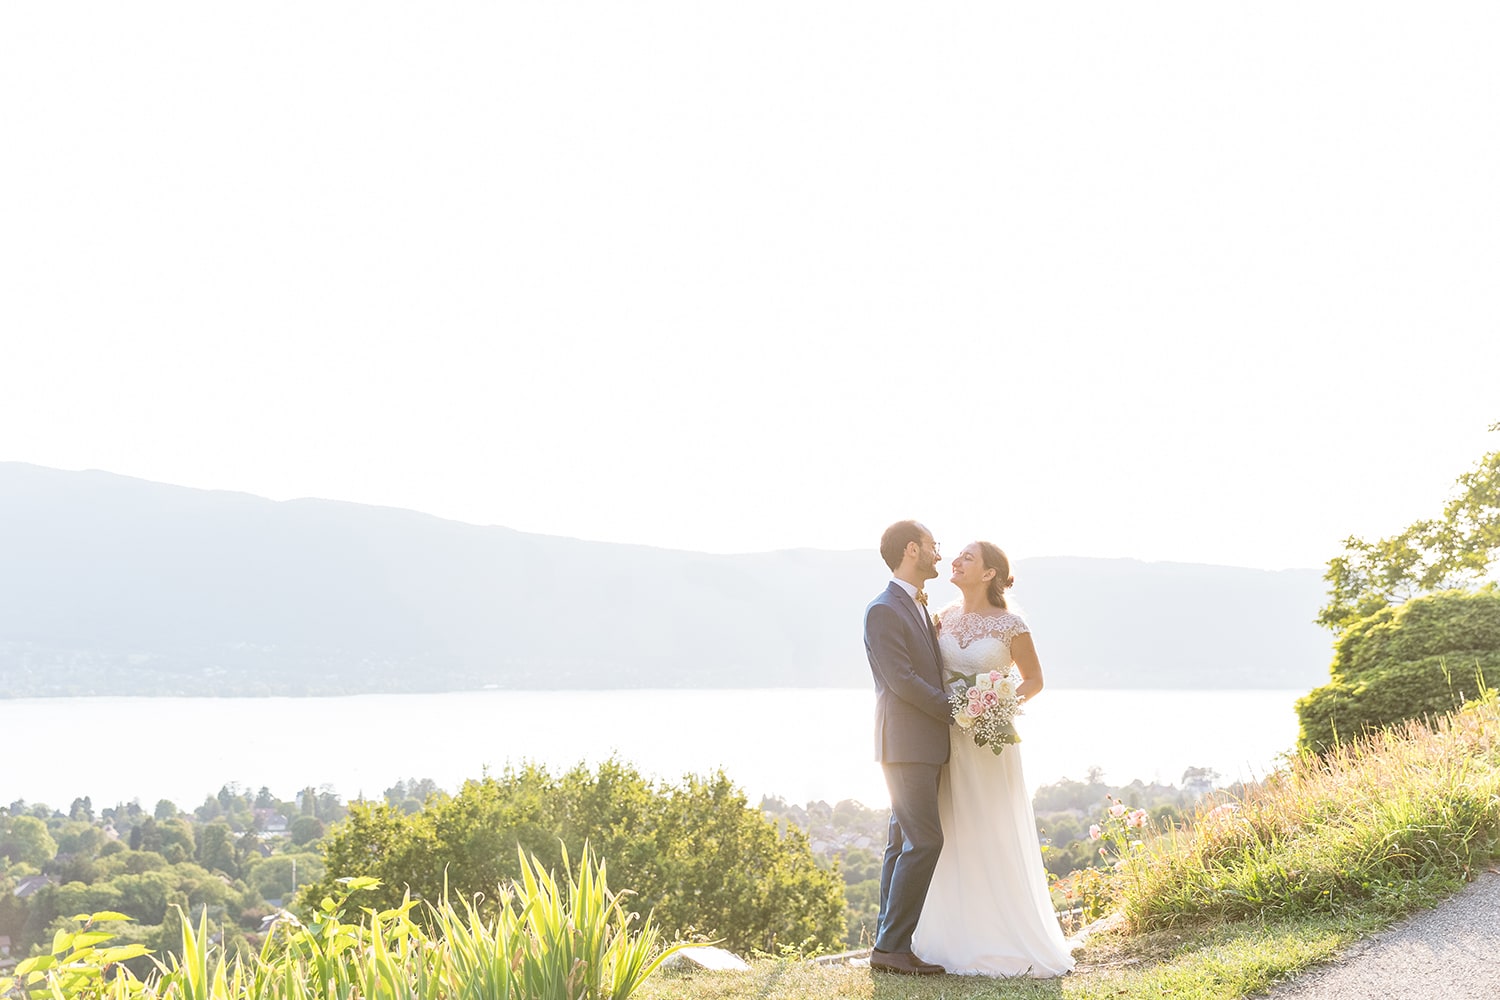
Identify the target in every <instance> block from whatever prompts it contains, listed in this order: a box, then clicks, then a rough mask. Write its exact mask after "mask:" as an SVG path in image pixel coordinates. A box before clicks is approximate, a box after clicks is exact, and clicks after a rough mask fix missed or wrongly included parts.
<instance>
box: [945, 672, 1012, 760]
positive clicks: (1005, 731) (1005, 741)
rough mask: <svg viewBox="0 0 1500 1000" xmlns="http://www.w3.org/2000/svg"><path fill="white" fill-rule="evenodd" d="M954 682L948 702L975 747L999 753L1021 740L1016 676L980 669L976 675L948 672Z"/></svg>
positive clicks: (949, 677)
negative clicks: (1017, 720) (1016, 722)
mask: <svg viewBox="0 0 1500 1000" xmlns="http://www.w3.org/2000/svg"><path fill="white" fill-rule="evenodd" d="M948 680H949V682H950V683H952V684H953V689H952V693H951V694H950V695H949V696H948V703H949V704H950V705H951V706H952V708H953V722H954V724H955V725H957V726H958V728H959V729H962V730H963V731H964V732H966V733H968V734H969V738H970V739H972V740H973V741H974V745H975V746H981V747H983V746H987V747H989V748H990V750H992V751H993V752H995V753H996V754H999V753H1000V751H1002V750H1004V749H1005V748H1006V747H1007V746H1010V745H1011V744H1013V743H1019V742H1021V734H1020V733H1018V732H1016V725H1015V718H1016V716H1018V715H1020V714H1021V698H1020V696H1019V695H1018V694H1016V682H1015V678H1014V677H1013V676H1012V675H1011V674H1010V673H1006V672H1003V671H1000V670H981V671H979V672H978V673H975V674H960V673H957V672H955V671H951V670H950V671H949V672H948Z"/></svg>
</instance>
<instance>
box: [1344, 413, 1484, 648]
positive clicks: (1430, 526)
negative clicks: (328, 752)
mask: <svg viewBox="0 0 1500 1000" xmlns="http://www.w3.org/2000/svg"><path fill="white" fill-rule="evenodd" d="M1490 430H1491V431H1500V424H1494V425H1492V426H1491V427H1490ZM1456 485H1457V487H1458V490H1457V492H1456V494H1455V495H1454V496H1453V498H1452V499H1450V500H1449V501H1448V503H1447V505H1446V506H1445V507H1444V508H1443V513H1442V516H1441V517H1440V518H1436V519H1431V520H1424V521H1418V522H1416V523H1415V524H1412V525H1411V526H1409V527H1408V528H1407V529H1406V530H1405V531H1403V532H1401V533H1400V534H1397V535H1392V536H1391V537H1389V538H1382V539H1379V540H1378V541H1374V542H1367V541H1365V540H1363V539H1361V538H1356V537H1352V536H1351V537H1350V538H1347V539H1345V540H1344V554H1343V555H1341V556H1337V557H1335V558H1333V559H1330V560H1329V561H1328V571H1327V572H1326V573H1324V574H1323V579H1325V580H1327V581H1328V603H1327V604H1326V605H1325V606H1324V607H1323V608H1322V610H1321V611H1320V612H1319V613H1318V618H1317V621H1318V624H1320V625H1323V626H1325V627H1327V628H1330V629H1333V630H1335V631H1342V630H1344V629H1346V628H1348V627H1349V626H1351V625H1353V624H1354V623H1355V622H1357V621H1359V620H1360V619H1362V618H1368V617H1369V616H1371V615H1373V614H1375V613H1376V612H1378V611H1380V610H1381V609H1382V608H1386V607H1389V606H1391V605H1393V604H1399V603H1401V602H1403V601H1407V600H1410V599H1411V598H1413V597H1417V596H1420V595H1422V594H1426V593H1432V592H1435V591H1440V590H1452V589H1458V588H1462V587H1466V586H1471V585H1473V584H1474V583H1476V582H1478V581H1479V580H1481V579H1483V577H1484V575H1485V573H1486V572H1487V571H1488V569H1489V567H1490V565H1491V564H1492V563H1493V562H1494V561H1495V558H1496V555H1497V552H1500V451H1492V452H1490V453H1489V454H1488V455H1485V456H1484V457H1482V458H1481V459H1480V460H1479V461H1478V462H1477V463H1476V464H1475V466H1474V468H1473V469H1471V470H1470V471H1468V472H1466V473H1464V474H1463V475H1461V476H1459V477H1458V481H1457V484H1456Z"/></svg>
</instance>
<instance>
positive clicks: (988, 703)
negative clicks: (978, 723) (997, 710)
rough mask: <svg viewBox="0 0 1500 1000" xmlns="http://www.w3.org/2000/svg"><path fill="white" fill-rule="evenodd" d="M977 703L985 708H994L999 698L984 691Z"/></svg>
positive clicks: (991, 692)
mask: <svg viewBox="0 0 1500 1000" xmlns="http://www.w3.org/2000/svg"><path fill="white" fill-rule="evenodd" d="M979 702H980V704H982V705H983V706H984V707H985V708H994V707H995V706H996V705H998V704H1000V696H999V695H998V694H996V693H995V692H993V691H986V692H985V693H984V694H983V695H982V696H980V699H979Z"/></svg>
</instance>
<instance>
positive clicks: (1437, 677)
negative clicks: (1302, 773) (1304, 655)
mask: <svg viewBox="0 0 1500 1000" xmlns="http://www.w3.org/2000/svg"><path fill="white" fill-rule="evenodd" d="M1487 678H1500V652H1493V653H1486V654H1483V655H1481V656H1479V657H1477V658H1475V659H1470V660H1467V661H1462V662H1454V661H1453V660H1450V659H1449V658H1448V657H1445V656H1429V657H1425V658H1424V659H1420V660H1416V661H1414V662H1411V663H1397V664H1394V665H1392V666H1389V667H1386V668H1385V669H1383V670H1372V671H1369V672H1367V673H1364V674H1361V675H1359V676H1358V677H1357V678H1356V679H1354V680H1338V681H1334V682H1333V683H1332V684H1325V685H1324V686H1323V687H1320V688H1317V689H1315V690H1313V691H1312V692H1310V693H1309V694H1307V695H1305V696H1303V697H1302V698H1301V699H1299V700H1298V702H1297V715H1298V718H1299V720H1300V722H1301V729H1300V731H1299V733H1298V736H1297V745H1298V747H1299V748H1300V749H1302V750H1306V751H1310V752H1312V753H1324V752H1326V751H1327V750H1328V749H1329V748H1331V747H1333V746H1335V745H1337V744H1339V743H1349V742H1351V741H1353V740H1356V739H1359V738H1360V737H1362V736H1365V735H1368V734H1369V733H1371V732H1373V731H1375V730H1378V729H1383V728H1385V727H1387V726H1390V725H1393V724H1395V723H1398V722H1404V721H1406V720H1408V719H1422V718H1431V717H1436V716H1439V715H1444V714H1446V713H1448V712H1452V711H1453V710H1454V709H1456V708H1459V707H1460V706H1462V705H1463V703H1464V702H1465V701H1466V700H1469V699H1472V698H1474V697H1476V696H1477V695H1479V693H1480V692H1481V690H1482V689H1483V688H1484V687H1487V686H1488V680H1487Z"/></svg>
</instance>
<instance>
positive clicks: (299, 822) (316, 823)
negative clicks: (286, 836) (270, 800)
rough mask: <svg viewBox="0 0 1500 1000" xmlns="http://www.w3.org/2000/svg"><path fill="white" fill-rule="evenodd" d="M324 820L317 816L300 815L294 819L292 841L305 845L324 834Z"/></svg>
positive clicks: (298, 844) (300, 845)
mask: <svg viewBox="0 0 1500 1000" xmlns="http://www.w3.org/2000/svg"><path fill="white" fill-rule="evenodd" d="M323 829H324V828H323V821H322V820H320V819H318V817H316V816H298V817H297V818H296V819H294V820H292V828H291V835H292V843H294V844H296V845H297V846H298V847H305V846H306V845H308V844H311V843H313V842H314V841H316V840H318V839H319V838H321V837H322V836H323Z"/></svg>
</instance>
